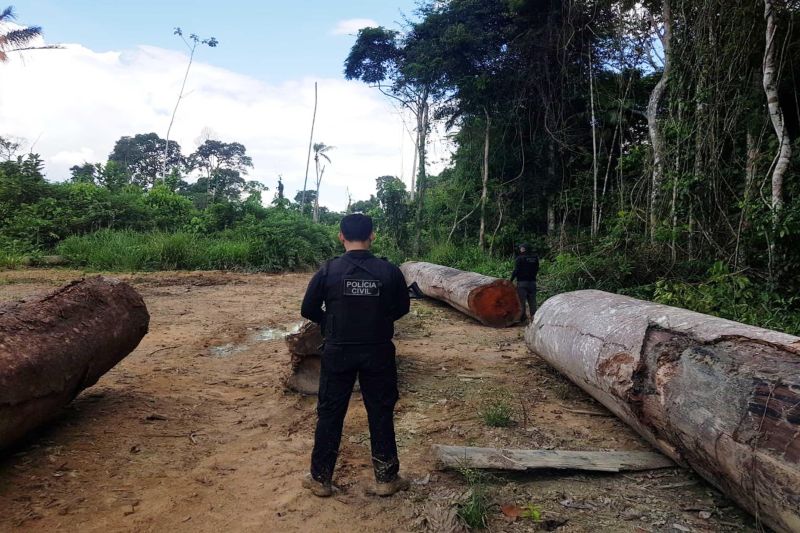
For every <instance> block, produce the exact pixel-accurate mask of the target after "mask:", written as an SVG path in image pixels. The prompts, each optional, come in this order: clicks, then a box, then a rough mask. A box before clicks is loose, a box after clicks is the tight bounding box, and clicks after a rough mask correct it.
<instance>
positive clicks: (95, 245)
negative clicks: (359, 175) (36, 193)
mask: <svg viewBox="0 0 800 533" xmlns="http://www.w3.org/2000/svg"><path fill="white" fill-rule="evenodd" d="M336 249H337V248H336V243H335V241H334V240H333V238H332V237H331V233H330V231H329V230H328V229H326V228H325V227H323V226H320V225H318V224H313V223H311V222H310V221H308V220H306V219H303V218H301V217H300V216H299V215H295V214H291V213H277V214H275V215H272V214H271V215H269V216H268V217H267V218H266V219H264V220H262V221H257V222H255V221H253V222H252V223H251V224H249V225H247V226H241V227H237V228H235V229H229V230H225V231H222V232H217V233H212V234H210V235H202V234H199V233H194V232H186V231H177V232H174V233H167V232H163V231H152V232H137V231H132V230H101V231H97V232H95V233H91V234H88V235H81V236H77V235H75V236H71V237H68V238H66V239H65V240H64V241H62V242H61V243H60V244H59V245H58V247H57V253H58V254H59V255H63V256H64V257H66V258H67V259H68V260H69V261H70V262H72V263H74V264H75V265H78V266H82V267H85V268H89V269H93V270H111V271H137V270H211V269H223V270H231V269H239V270H247V271H264V272H279V271H285V270H307V269H312V268H316V267H317V266H318V265H319V264H320V263H321V262H322V261H324V260H326V259H328V258H330V257H332V256H333V255H335V252H336Z"/></svg>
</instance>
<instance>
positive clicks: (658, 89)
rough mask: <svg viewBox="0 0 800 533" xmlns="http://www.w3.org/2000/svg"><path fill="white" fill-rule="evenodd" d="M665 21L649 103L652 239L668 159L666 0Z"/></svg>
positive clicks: (669, 11)
mask: <svg viewBox="0 0 800 533" xmlns="http://www.w3.org/2000/svg"><path fill="white" fill-rule="evenodd" d="M662 17H663V19H664V35H663V37H662V39H661V43H662V46H663V48H664V71H663V73H662V74H661V78H660V79H659V80H658V83H656V86H655V87H653V92H651V93H650V100H649V101H648V103H647V128H648V130H649V132H650V143H651V144H652V145H653V179H652V183H651V184H650V186H651V190H650V239H651V240H654V239H655V233H656V228H657V227H658V203H659V200H660V197H661V186H662V183H663V182H664V160H665V158H666V153H665V152H666V145H665V142H664V134H663V132H662V131H661V126H660V125H659V123H658V107H659V105H661V98H662V97H663V96H664V92H665V91H666V89H667V82H668V81H669V74H670V55H671V43H672V9H671V7H670V2H669V0H664V4H663V8H662Z"/></svg>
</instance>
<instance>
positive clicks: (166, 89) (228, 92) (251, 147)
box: [0, 45, 448, 209]
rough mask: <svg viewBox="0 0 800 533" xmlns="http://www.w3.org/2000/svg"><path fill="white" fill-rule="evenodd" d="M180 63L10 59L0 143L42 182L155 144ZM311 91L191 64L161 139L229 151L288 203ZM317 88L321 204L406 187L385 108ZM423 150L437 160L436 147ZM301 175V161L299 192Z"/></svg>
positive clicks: (166, 54) (366, 94)
mask: <svg viewBox="0 0 800 533" xmlns="http://www.w3.org/2000/svg"><path fill="white" fill-rule="evenodd" d="M186 61H187V57H186V56H185V55H184V54H182V53H179V52H176V51H172V50H165V49H161V48H155V47H151V46H140V47H138V48H136V49H133V50H125V51H122V52H105V53H97V52H94V51H92V50H89V49H87V48H85V47H83V46H80V45H66V47H65V48H64V49H62V50H44V51H36V52H29V53H26V54H25V56H24V58H21V57H19V55H15V57H12V58H11V61H10V62H8V63H5V64H2V65H0V77H2V79H3V83H2V84H0V135H4V136H18V137H23V138H25V139H26V140H27V141H28V143H29V146H30V145H33V149H34V150H35V151H36V152H37V153H39V154H40V155H42V157H43V158H44V159H45V164H46V172H47V176H48V179H51V180H63V179H66V178H67V177H68V176H69V170H68V169H69V167H71V166H72V165H75V164H81V163H83V162H84V161H89V162H101V161H104V160H105V159H106V157H107V155H108V153H109V152H110V151H111V149H112V148H113V145H114V142H115V141H116V140H117V139H118V138H119V137H121V136H123V135H134V134H136V133H147V132H151V131H154V132H156V133H158V134H159V135H161V136H162V137H163V136H165V135H166V129H167V126H168V124H169V118H170V114H171V112H172V108H173V106H174V105H175V99H176V97H177V94H178V91H179V89H180V82H181V79H182V75H183V72H184V69H185V68H186ZM314 81H315V80H314V78H313V77H308V78H305V79H299V80H290V81H286V82H284V83H281V84H277V85H275V84H267V83H264V82H262V81H260V80H257V79H255V78H252V77H249V76H245V75H242V74H238V73H236V72H232V71H229V70H225V69H222V68H218V67H214V66H211V65H208V64H205V63H202V62H195V63H194V65H193V67H192V71H191V74H190V76H189V81H188V84H187V88H186V94H185V96H184V100H183V102H182V103H181V107H180V109H179V110H178V115H177V117H176V119H175V125H174V126H173V128H172V133H171V138H172V139H174V140H177V141H178V142H179V143H180V144H181V147H182V148H183V152H184V154H189V153H191V152H192V151H194V149H195V148H196V146H197V144H198V142H199V141H200V139H201V138H202V135H203V132H204V130H205V131H213V132H214V134H215V136H216V137H217V138H219V139H220V140H223V141H227V142H231V141H238V142H241V143H243V144H244V145H245V146H246V147H247V150H248V153H249V154H250V155H251V156H252V157H253V163H254V167H255V168H254V169H253V170H252V171H251V173H250V178H251V179H258V180H260V181H263V182H264V183H266V184H267V185H268V186H269V187H270V189H271V190H272V191H274V186H275V184H276V183H277V178H278V174H282V175H283V177H284V183H285V184H286V192H287V195H291V196H294V193H295V191H297V190H299V189H302V187H303V175H304V172H305V166H306V153H307V149H308V137H309V128H310V126H311V115H312V110H313V105H314ZM317 81H318V83H319V109H318V112H317V121H316V128H315V135H314V139H315V141H316V142H324V143H325V144H330V145H333V146H335V147H336V149H335V150H334V151H332V152H331V153H330V157H331V160H332V164H331V165H329V168H328V169H327V170H326V172H325V178H324V181H323V184H322V191H321V193H320V196H321V203H322V204H324V205H327V206H329V207H331V208H333V209H343V208H344V207H345V205H346V204H347V197H346V193H345V191H346V189H347V188H349V190H350V192H351V194H352V195H353V198H354V199H355V200H358V199H364V198H367V197H368V196H369V195H370V194H372V193H373V192H374V189H375V178H376V177H378V176H381V175H385V174H392V175H401V173H404V176H403V178H404V180H405V181H406V183H409V182H410V176H411V168H410V167H411V162H412V159H413V151H412V150H413V149H412V144H413V141H411V140H410V139H409V135H408V133H407V132H406V131H405V130H404V126H403V122H402V120H401V117H400V115H399V113H398V112H397V111H396V110H395V109H394V108H393V107H392V106H391V104H390V103H389V101H388V100H387V99H385V98H384V97H382V96H381V95H380V94H379V93H377V92H375V91H374V90H372V89H370V88H368V87H366V86H364V85H363V84H360V83H357V82H348V81H345V80H340V79H319V80H317ZM407 122H408V123H409V124H410V123H411V121H410V120H408V119H407ZM26 148H28V146H26ZM432 148H433V150H434V151H438V152H440V153H448V151H447V148H446V147H445V146H444V145H441V144H438V143H435V146H433V147H432ZM441 166H442V164H441V163H438V164H432V165H431V167H432V168H431V169H430V170H432V171H434V172H436V171H437V170H438V169H440V168H441ZM312 174H313V161H312V167H311V171H310V172H309V187H310V186H311V183H312ZM269 194H270V197H271V194H272V193H269Z"/></svg>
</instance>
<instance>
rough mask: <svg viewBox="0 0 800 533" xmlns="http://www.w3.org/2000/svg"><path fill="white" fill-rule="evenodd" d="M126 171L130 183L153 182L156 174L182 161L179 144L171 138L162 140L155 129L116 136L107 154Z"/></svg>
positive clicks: (176, 165) (160, 173)
mask: <svg viewBox="0 0 800 533" xmlns="http://www.w3.org/2000/svg"><path fill="white" fill-rule="evenodd" d="M108 160H109V161H113V162H115V163H117V164H118V165H119V166H120V167H121V168H122V169H124V171H125V172H127V174H128V176H129V178H130V181H131V183H133V184H135V185H139V186H140V187H144V188H148V187H152V186H153V185H155V183H156V180H158V178H159V176H161V175H164V169H165V168H166V169H167V172H169V171H171V170H172V169H176V168H180V167H181V166H182V165H183V163H184V159H183V155H181V147H180V145H179V144H178V143H177V142H175V141H166V140H164V139H162V138H161V137H159V136H158V135H157V134H156V133H139V134H136V135H134V136H133V137H128V136H125V137H120V139H119V140H117V142H116V143H115V144H114V149H113V150H112V152H111V154H110V155H109V156H108Z"/></svg>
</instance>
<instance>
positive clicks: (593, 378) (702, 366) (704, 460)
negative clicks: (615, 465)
mask: <svg viewBox="0 0 800 533" xmlns="http://www.w3.org/2000/svg"><path fill="white" fill-rule="evenodd" d="M525 340H526V342H527V344H528V346H529V347H530V348H531V350H533V351H534V352H536V353H537V354H539V355H540V356H541V357H543V358H544V359H545V360H546V361H547V362H548V363H550V364H551V365H552V366H554V367H555V368H557V369H558V370H559V371H561V372H562V373H563V374H565V375H566V376H567V377H569V378H570V379H571V380H572V381H573V382H574V383H575V384H576V385H578V386H580V387H581V388H583V389H584V390H585V391H587V392H588V393H589V394H591V395H592V396H593V397H594V398H595V399H597V400H598V401H599V402H601V403H602V404H603V405H605V406H606V407H607V408H608V409H610V410H611V411H612V412H613V413H615V414H616V415H617V416H618V417H620V418H621V419H622V420H624V421H625V422H626V423H627V424H629V425H630V426H631V427H633V428H634V429H635V430H636V431H638V432H639V433H640V434H641V435H642V436H643V437H645V438H646V439H647V440H648V441H650V442H651V443H652V444H653V445H654V446H656V447H657V448H658V449H660V450H661V451H662V452H664V453H665V454H666V455H667V456H669V457H670V458H672V459H673V460H675V461H676V462H678V463H680V464H682V465H685V466H689V467H691V468H692V469H694V470H695V471H696V472H697V473H698V474H700V475H701V476H703V477H704V478H705V479H706V480H708V481H709V482H710V483H711V484H713V485H714V486H716V487H717V488H719V489H720V490H722V491H723V492H725V493H726V494H727V495H728V496H730V497H731V498H732V499H734V500H735V501H737V502H738V503H739V504H740V505H741V506H742V507H744V508H745V509H747V510H748V511H750V512H751V513H753V514H754V515H755V516H757V517H758V518H759V519H760V520H761V521H762V522H764V523H765V524H767V525H768V526H770V527H771V528H772V529H774V530H776V531H782V532H783V531H785V532H789V531H792V532H795V531H800V338H799V337H795V336H792V335H787V334H784V333H780V332H777V331H771V330H767V329H762V328H757V327H753V326H748V325H745V324H740V323H738V322H732V321H730V320H725V319H721V318H717V317H712V316H708V315H703V314H700V313H694V312H692V311H687V310H685V309H678V308H675V307H668V306H665V305H659V304H654V303H651V302H645V301H641V300H636V299H634V298H629V297H627V296H621V295H618V294H610V293H606V292H602V291H593V290H590V291H577V292H570V293H565V294H560V295H558V296H554V297H553V298H550V299H549V300H547V301H546V302H545V303H544V304H543V305H542V307H541V308H540V309H539V310H538V311H537V313H536V317H535V318H534V321H533V322H532V323H531V324H530V325H529V326H528V328H527V330H526V332H525Z"/></svg>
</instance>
